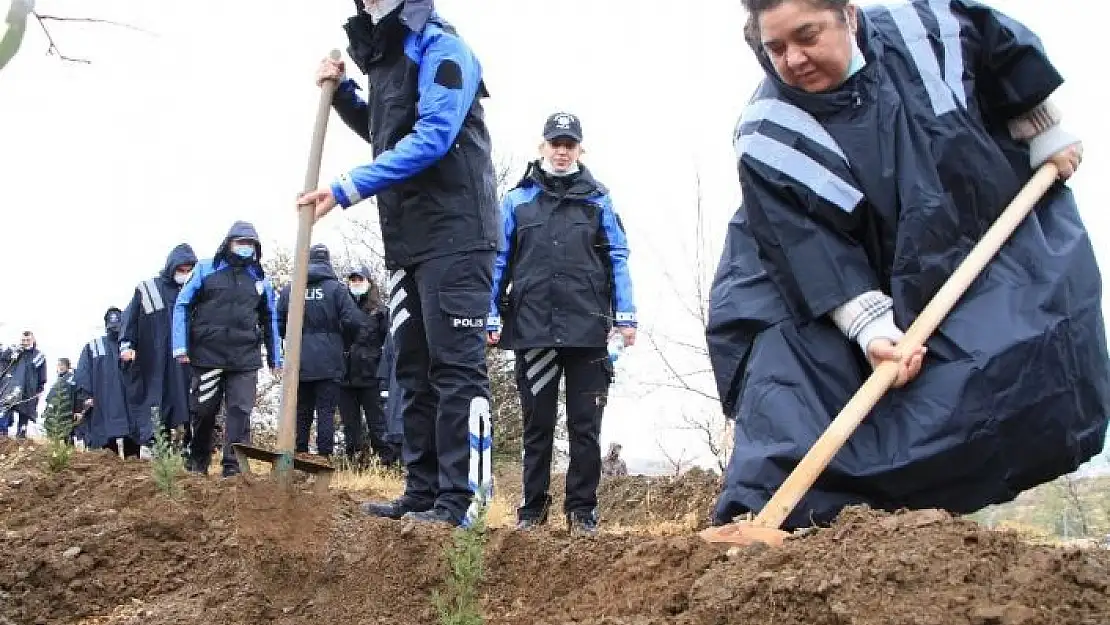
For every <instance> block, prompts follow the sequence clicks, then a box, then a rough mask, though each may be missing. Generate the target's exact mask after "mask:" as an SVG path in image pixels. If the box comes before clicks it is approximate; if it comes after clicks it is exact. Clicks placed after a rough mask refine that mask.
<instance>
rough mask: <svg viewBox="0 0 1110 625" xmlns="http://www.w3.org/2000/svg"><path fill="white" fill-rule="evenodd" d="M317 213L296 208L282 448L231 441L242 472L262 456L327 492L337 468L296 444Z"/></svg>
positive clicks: (325, 90)
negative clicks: (306, 455)
mask: <svg viewBox="0 0 1110 625" xmlns="http://www.w3.org/2000/svg"><path fill="white" fill-rule="evenodd" d="M329 56H330V57H331V58H332V59H333V60H336V61H338V60H339V59H340V53H339V50H332V51H331V54H330V55H329ZM338 86H339V85H338V82H337V81H335V80H329V81H326V82H325V83H324V84H323V85H321V86H320V102H319V105H318V106H317V109H316V126H315V128H314V130H313V132H312V147H311V150H310V151H309V155H308V171H307V173H306V174H305V181H304V191H305V192H306V193H307V192H309V191H314V190H315V189H316V187H317V186H318V185H319V183H320V164H321V162H322V160H323V156H324V135H325V133H326V132H327V128H328V117H329V116H330V115H331V101H332V98H333V97H334V96H335V91H336V88H337V87H338ZM314 220H315V214H314V211H313V210H312V208H311V207H301V208H300V210H298V211H297V244H296V247H295V248H294V250H293V283H292V285H291V286H290V289H289V318H288V320H287V325H286V331H285V336H286V339H285V367H284V375H282V379H281V412H280V415H281V416H280V419H279V421H278V437H277V451H276V452H273V451H269V450H266V449H260V448H257V447H251V446H250V445H243V444H240V443H236V444H234V445H232V447H233V448H234V449H235V455H236V457H237V458H238V460H239V468H240V470H241V471H242V472H243V473H244V474H246V473H248V472H249V469H248V467H249V464H248V463H247V461H248V460H249V459H254V460H261V461H263V462H267V463H269V464H270V466H271V470H272V472H273V473H275V474H276V477H277V480H278V482H279V483H281V484H282V485H284V486H289V485H290V484H291V483H292V479H291V478H292V473H293V472H292V469H294V468H296V469H298V470H301V471H304V472H306V473H310V474H314V475H315V476H316V483H315V486H316V488H317V490H327V487H328V483H329V482H330V480H331V475H332V473H333V472H334V469H333V468H332V467H330V466H328V465H326V464H322V463H316V462H309V461H306V460H301V459H299V458H294V455H293V444H294V438H295V436H294V435H295V430H296V427H297V385H298V384H299V383H300V378H301V331H302V330H303V329H304V296H305V290H306V285H307V283H308V248H309V244H310V243H311V241H312V223H313V221H314Z"/></svg>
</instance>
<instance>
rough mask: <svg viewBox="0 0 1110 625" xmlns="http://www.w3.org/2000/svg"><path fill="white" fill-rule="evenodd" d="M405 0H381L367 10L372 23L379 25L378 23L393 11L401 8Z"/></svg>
mask: <svg viewBox="0 0 1110 625" xmlns="http://www.w3.org/2000/svg"><path fill="white" fill-rule="evenodd" d="M403 3H404V0H380V1H379V2H377V3H376V4H374V5H373V6H370V7H368V8H367V9H366V13H367V14H368V15H369V16H370V22H371V23H372V24H374V25H377V23H378V22H380V21H382V19H383V18H384V17H385V16H386V15H389V14H390V13H392V12H393V9H396V8H397V7H399V6H401V5H402V4H403Z"/></svg>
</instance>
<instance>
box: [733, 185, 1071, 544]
mask: <svg viewBox="0 0 1110 625" xmlns="http://www.w3.org/2000/svg"><path fill="white" fill-rule="evenodd" d="M1058 175H1059V171H1058V170H1057V168H1056V166H1055V165H1053V164H1052V163H1045V164H1044V165H1043V166H1041V168H1040V169H1039V170H1038V171H1037V173H1036V174H1035V175H1034V176H1033V177H1032V178H1031V179H1030V180H1029V182H1028V183H1026V184H1025V187H1023V188H1022V190H1021V192H1020V193H1018V195H1017V197H1015V198H1014V200H1013V201H1012V202H1010V205H1009V206H1007V207H1006V210H1005V211H1003V212H1002V214H1001V215H999V217H998V219H997V220H996V221H995V222H994V224H993V225H991V227H990V229H988V230H987V232H986V233H985V234H984V235H983V238H982V239H981V240H980V241H979V243H977V244H976V245H975V247H974V248H972V249H971V252H970V253H968V255H967V258H965V259H964V260H963V262H961V263H960V265H959V266H958V267H957V268H956V271H954V272H953V273H952V275H951V276H949V278H948V280H947V281H945V283H944V285H943V286H941V288H940V290H938V291H937V293H936V295H934V296H933V298H932V299H931V300H930V301H929V303H928V305H926V306H925V309H924V310H922V311H921V314H920V315H918V317H917V319H915V320H914V322H913V324H912V325H910V327H909V329H908V330H907V331H906V336H905V337H904V338H903V339H902V340H901V341H899V343H898V348H899V351H901V352H902V353H906V352H909V351H912V350H914V349H916V348H918V347H920V346H921V345H924V344H925V341H926V339H928V338H929V336H931V335H932V334H933V332H934V331H936V329H937V327H938V326H939V325H940V324H941V322H942V321H944V318H945V317H946V316H947V315H948V313H949V312H950V311H951V310H952V308H953V307H955V305H956V303H957V302H958V301H959V300H960V298H961V297H963V294H964V293H965V292H966V291H967V289H968V288H969V287H970V286H971V283H972V282H974V281H975V279H976V278H977V277H978V276H979V274H980V273H981V272H982V271H983V268H984V267H986V266H987V263H989V262H990V261H991V259H992V258H993V257H994V256H995V254H997V253H998V251H999V250H1000V249H1002V246H1003V245H1005V243H1006V241H1007V240H1009V238H1010V235H1012V234H1013V232H1014V230H1016V229H1017V227H1018V225H1020V224H1021V222H1022V220H1024V219H1025V217H1026V216H1027V215H1028V214H1029V213H1030V211H1032V210H1033V208H1034V207H1035V206H1036V205H1037V202H1038V201H1040V199H1041V197H1042V196H1043V195H1044V194H1045V192H1046V191H1048V189H1049V188H1050V187H1051V186H1052V185H1053V184H1054V183H1055V182H1056V178H1057V176H1058ZM897 377H898V364H897V363H895V362H891V361H886V362H883V363H881V364H880V365H879V366H878V367H876V368H875V370H874V371H873V372H872V373H871V375H870V376H869V377H868V378H867V381H865V382H864V383H863V386H861V387H860V389H859V390H858V391H856V394H855V395H853V396H852V399H851V400H849V401H848V404H847V405H846V406H844V408H843V409H842V410H841V411H840V414H838V415H837V416H836V418H835V419H833V421H832V423H830V424H829V427H828V428H827V429H826V430H825V432H824V433H823V434H822V435H821V437H820V438H818V439H817V442H816V443H814V445H813V447H812V448H811V449H810V450H809V452H808V453H806V455H805V457H804V458H802V460H801V462H799V463H798V466H797V467H795V468H794V470H793V471H792V472H791V473H790V475H789V476H788V477H787V478H786V480H785V481H784V482H783V483H782V486H780V487H779V488H778V490H777V491H775V494H774V496H773V497H771V500H770V501H768V502H767V505H766V506H764V507H763V510H761V511H760V513H759V515H758V516H756V518H755V520H754V521H752V524H753V525H757V526H760V527H770V528H778V527H780V526H781V525H782V522H783V521H785V520H786V517H788V516H790V513H791V512H793V510H794V508H795V506H797V505H798V502H799V501H801V500H802V497H803V496H804V495H805V494H806V492H808V491H809V489H810V487H812V486H813V483H814V482H816V481H817V476H819V475H820V474H821V472H822V471H824V470H825V467H827V466H828V465H829V462H831V461H832V459H833V456H835V455H836V452H838V451H840V448H841V447H843V446H844V443H846V442H847V441H848V438H849V437H850V436H851V435H852V433H853V432H855V430H856V428H857V427H859V424H860V423H862V422H863V420H864V419H865V418H867V415H868V414H870V412H871V409H872V408H874V407H875V404H877V403H878V402H879V400H880V399H882V397H883V395H884V394H885V393H886V392H887V390H888V389H889V388H890V387H891V385H892V384H893V383H894V381H895V380H896V379H897ZM783 416H784V418H789V416H788V415H783Z"/></svg>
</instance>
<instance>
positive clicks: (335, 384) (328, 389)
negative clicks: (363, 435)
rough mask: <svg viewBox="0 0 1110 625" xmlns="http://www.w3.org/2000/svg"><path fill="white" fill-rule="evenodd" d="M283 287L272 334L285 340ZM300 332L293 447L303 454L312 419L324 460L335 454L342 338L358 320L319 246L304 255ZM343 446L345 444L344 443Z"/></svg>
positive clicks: (355, 328) (286, 307)
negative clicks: (275, 331)
mask: <svg viewBox="0 0 1110 625" xmlns="http://www.w3.org/2000/svg"><path fill="white" fill-rule="evenodd" d="M291 290H292V285H289V284H287V285H285V286H284V287H283V288H282V290H281V295H280V296H279V297H278V329H279V331H280V332H281V338H283V339H284V338H286V336H285V331H286V324H287V322H288V317H289V293H290V291H291ZM304 299H305V302H304V325H303V326H302V329H301V337H302V338H301V364H300V378H299V383H298V384H297V442H296V444H297V447H296V451H297V452H300V453H308V439H309V434H310V433H311V430H312V420H313V417H314V416H315V418H316V452H317V454H319V455H320V456H323V457H325V458H330V457H331V455H332V453H334V451H335V413H336V410H337V408H338V407H339V382H340V380H342V378H343V370H344V362H343V345H344V343H346V341H345V337H349V336H354V334H355V333H356V332H358V330H359V328H360V327H361V326H362V324H363V321H364V315H363V314H362V311H360V310H359V308H358V306H356V305H355V303H354V301H352V300H351V297H350V295H349V294H348V293H347V289H345V288H343V285H342V284H340V283H339V279H338V278H336V276H335V269H333V268H332V266H331V253H330V252H329V251H328V248H327V247H326V246H324V245H320V244H317V245H313V246H312V249H310V250H309V252H308V283H307V285H306V288H305V294H304ZM347 440H348V441H349V440H350V439H347Z"/></svg>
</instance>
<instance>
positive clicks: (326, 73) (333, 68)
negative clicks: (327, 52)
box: [316, 57, 346, 87]
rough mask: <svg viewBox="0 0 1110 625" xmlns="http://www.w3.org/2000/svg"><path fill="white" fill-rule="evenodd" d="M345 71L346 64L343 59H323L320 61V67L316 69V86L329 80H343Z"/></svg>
mask: <svg viewBox="0 0 1110 625" xmlns="http://www.w3.org/2000/svg"><path fill="white" fill-rule="evenodd" d="M345 73H346V66H345V65H344V64H343V61H336V60H334V59H332V58H331V57H326V58H324V60H323V61H320V67H319V68H318V69H317V70H316V86H317V87H320V86H323V84H324V83H325V82H327V81H329V80H335V81H341V80H343V75H344V74H345Z"/></svg>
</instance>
